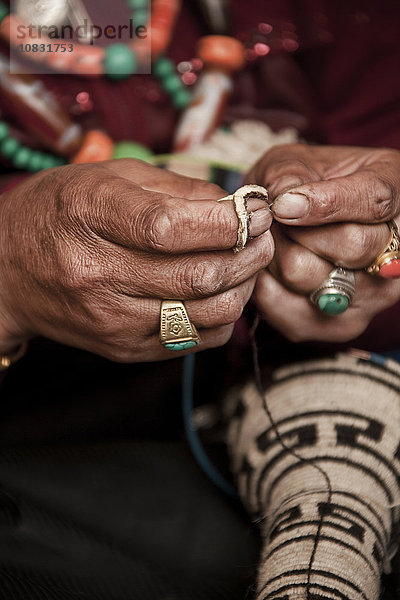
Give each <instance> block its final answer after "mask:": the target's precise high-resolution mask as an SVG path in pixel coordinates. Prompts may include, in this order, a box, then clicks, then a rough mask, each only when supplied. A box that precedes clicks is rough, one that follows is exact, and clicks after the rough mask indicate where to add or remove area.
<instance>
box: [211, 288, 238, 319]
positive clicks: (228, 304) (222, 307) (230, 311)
mask: <svg viewBox="0 0 400 600" xmlns="http://www.w3.org/2000/svg"><path fill="white" fill-rule="evenodd" d="M243 308H244V304H243V300H242V298H241V296H240V294H239V292H238V291H237V290H229V291H228V292H225V293H224V294H222V295H221V296H220V297H219V298H218V300H217V303H216V313H217V320H218V322H219V323H220V324H221V325H228V324H230V323H236V321H238V320H239V319H240V317H241V316H242V313H243Z"/></svg>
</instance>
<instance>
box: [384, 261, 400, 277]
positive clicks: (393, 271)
mask: <svg viewBox="0 0 400 600" xmlns="http://www.w3.org/2000/svg"><path fill="white" fill-rule="evenodd" d="M379 275H380V276H381V277H384V278H385V279H395V278H396V277H400V258H394V259H393V260H390V261H389V262H387V263H386V264H384V265H382V266H381V268H380V269H379Z"/></svg>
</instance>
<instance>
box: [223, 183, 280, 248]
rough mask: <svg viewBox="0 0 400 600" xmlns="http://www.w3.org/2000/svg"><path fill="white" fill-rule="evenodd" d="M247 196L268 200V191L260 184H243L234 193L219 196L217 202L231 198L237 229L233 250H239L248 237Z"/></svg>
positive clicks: (244, 245) (243, 246) (244, 244)
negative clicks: (236, 219)
mask: <svg viewBox="0 0 400 600" xmlns="http://www.w3.org/2000/svg"><path fill="white" fill-rule="evenodd" d="M249 198H260V199H262V200H265V202H268V192H267V190H266V189H265V188H264V187H262V186H261V185H243V186H242V187H240V188H239V189H237V190H236V192H235V193H234V194H230V195H229V196H224V198H219V200H218V202H223V201H224V200H231V201H232V202H233V206H234V207H235V213H236V216H237V218H238V231H237V239H236V244H235V246H234V248H233V251H234V252H240V251H241V250H243V249H244V248H245V247H246V244H247V240H248V238H249V224H250V217H251V215H249V212H248V210H247V200H248V199H249Z"/></svg>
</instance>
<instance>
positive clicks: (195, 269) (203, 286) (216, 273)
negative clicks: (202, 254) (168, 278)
mask: <svg viewBox="0 0 400 600" xmlns="http://www.w3.org/2000/svg"><path fill="white" fill-rule="evenodd" d="M175 279H176V280H177V281H178V287H179V288H180V289H181V290H182V293H183V295H184V296H186V295H187V293H189V294H190V295H191V296H193V297H195V298H202V297H207V296H214V295H215V294H217V293H218V292H219V291H220V290H221V288H222V286H223V273H222V271H221V268H220V267H219V265H218V264H216V263H215V262H212V261H210V260H209V261H205V260H204V259H199V260H196V262H195V263H194V264H193V260H190V261H188V263H187V264H186V265H179V271H178V274H177V276H176V277H175Z"/></svg>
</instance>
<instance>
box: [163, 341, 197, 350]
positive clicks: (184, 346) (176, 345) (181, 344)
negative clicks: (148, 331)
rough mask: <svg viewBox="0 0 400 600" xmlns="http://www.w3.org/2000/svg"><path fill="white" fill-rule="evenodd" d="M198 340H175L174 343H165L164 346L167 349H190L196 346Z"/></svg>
mask: <svg viewBox="0 0 400 600" xmlns="http://www.w3.org/2000/svg"><path fill="white" fill-rule="evenodd" d="M196 345H197V342H175V343H172V344H164V347H165V348H166V349H167V350H177V351H179V350H188V348H193V346H196Z"/></svg>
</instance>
